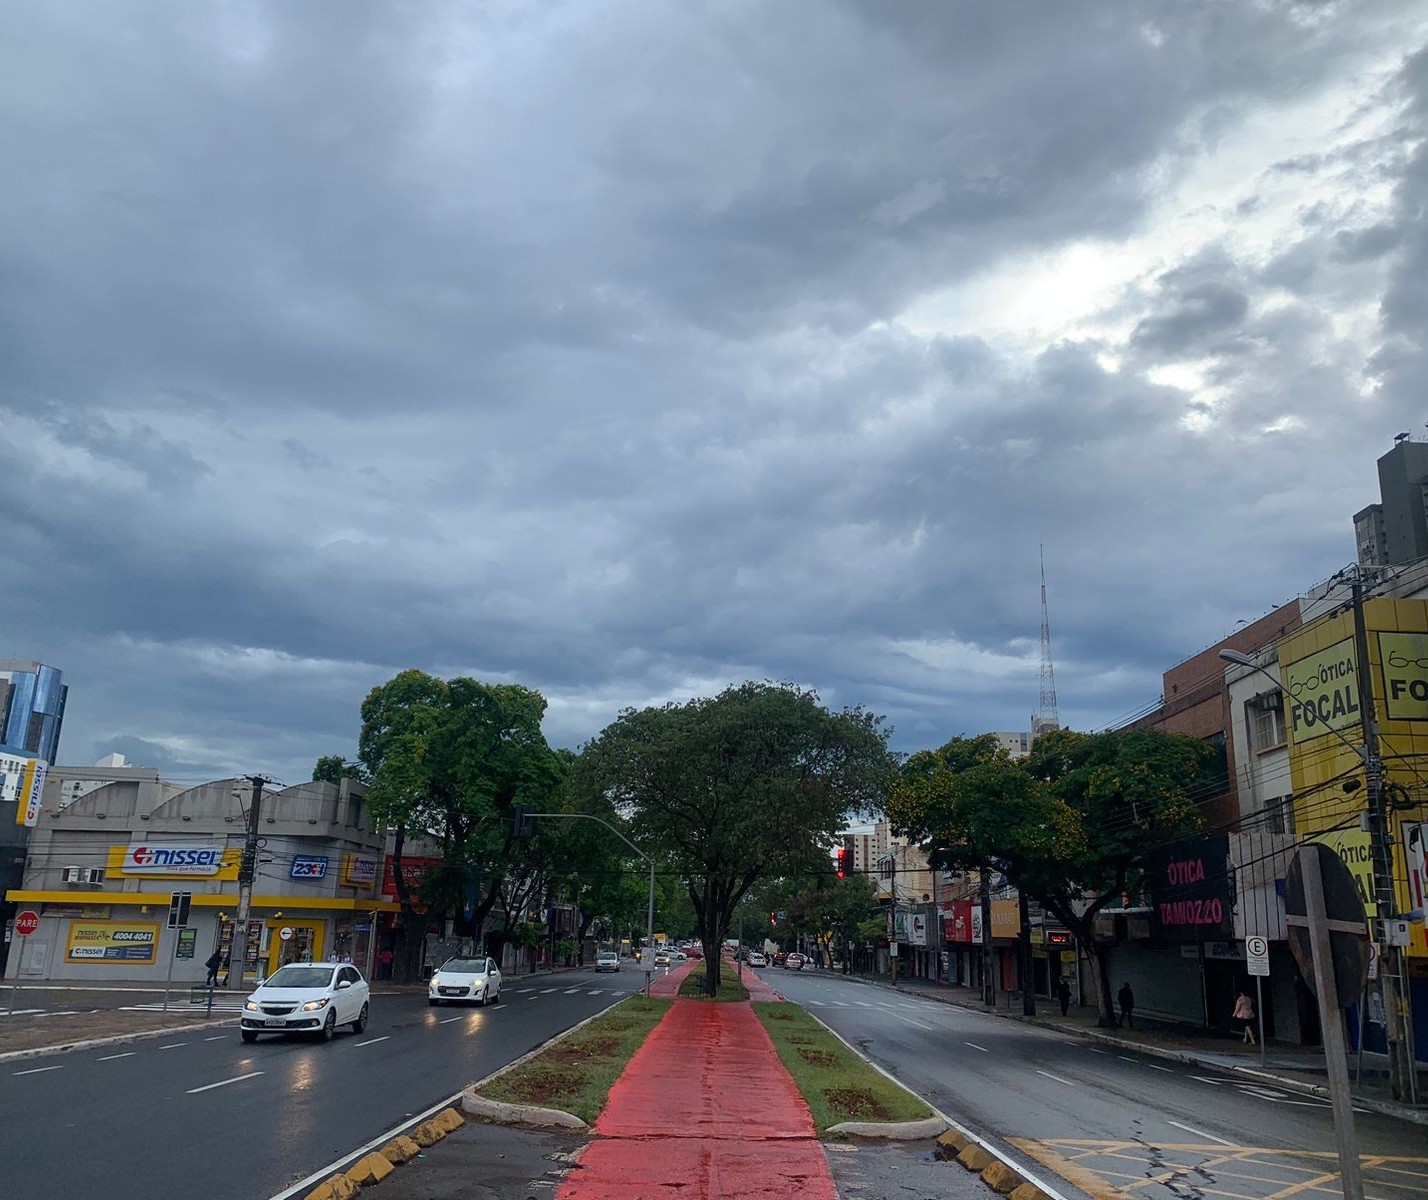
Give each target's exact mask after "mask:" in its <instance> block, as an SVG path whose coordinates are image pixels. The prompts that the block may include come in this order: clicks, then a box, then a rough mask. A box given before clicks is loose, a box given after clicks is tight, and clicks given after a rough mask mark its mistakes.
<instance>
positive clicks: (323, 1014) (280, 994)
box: [239, 963, 370, 1042]
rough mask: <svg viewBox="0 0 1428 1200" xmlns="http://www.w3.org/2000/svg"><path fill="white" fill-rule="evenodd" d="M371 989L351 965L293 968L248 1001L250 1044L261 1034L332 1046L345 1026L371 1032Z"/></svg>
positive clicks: (244, 1020) (245, 1024)
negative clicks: (313, 1038)
mask: <svg viewBox="0 0 1428 1200" xmlns="http://www.w3.org/2000/svg"><path fill="white" fill-rule="evenodd" d="M369 996H370V989H369V988H368V986H367V981H366V980H365V979H363V978H362V973H361V972H360V971H359V970H357V968H356V967H354V966H352V965H351V964H350V963H289V964H288V965H287V966H285V967H279V968H278V969H277V970H276V971H274V972H273V973H272V974H271V975H270V976H269V977H268V978H267V979H266V980H264V981H263V982H262V983H260V984H259V985H258V990H257V991H256V992H254V993H253V994H252V995H251V996H249V997H248V999H247V1001H246V1002H245V1003H244V1005H243V1015H242V1017H241V1018H240V1019H239V1029H240V1031H241V1033H242V1035H243V1040H244V1041H245V1042H252V1041H256V1040H257V1037H258V1035H259V1034H260V1033H315V1034H317V1035H318V1036H319V1037H321V1038H322V1040H323V1041H325V1042H330V1041H331V1040H332V1035H333V1034H334V1033H336V1032H337V1027H338V1026H339V1025H351V1026H352V1032H353V1033H361V1032H362V1031H363V1030H364V1029H366V1028H367V1013H368V1000H369Z"/></svg>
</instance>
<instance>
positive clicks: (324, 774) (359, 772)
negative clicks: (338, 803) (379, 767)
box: [312, 754, 367, 783]
mask: <svg viewBox="0 0 1428 1200" xmlns="http://www.w3.org/2000/svg"><path fill="white" fill-rule="evenodd" d="M312 778H313V781H314V782H325V783H341V782H342V781H343V780H344V779H366V778H367V772H366V771H364V770H363V769H362V764H361V763H353V762H348V761H347V760H346V759H345V758H343V757H342V755H340V754H324V755H323V756H322V757H321V758H319V759H318V760H317V762H316V763H315V764H314V765H313V768H312Z"/></svg>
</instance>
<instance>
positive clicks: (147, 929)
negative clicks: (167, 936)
mask: <svg viewBox="0 0 1428 1200" xmlns="http://www.w3.org/2000/svg"><path fill="white" fill-rule="evenodd" d="M158 948H159V927H158V925H157V924H131V923H128V922H120V921H71V922H70V926H69V936H68V939H67V940H66V942H65V949H64V960H65V962H67V963H93V962H104V963H125V964H127V965H129V966H133V965H134V964H136V963H138V964H141V965H145V964H147V965H153V963H154V962H155V961H157V956H158Z"/></svg>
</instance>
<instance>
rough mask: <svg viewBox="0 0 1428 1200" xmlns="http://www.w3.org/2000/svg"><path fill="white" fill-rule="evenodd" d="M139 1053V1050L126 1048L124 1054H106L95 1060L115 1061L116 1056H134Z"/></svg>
mask: <svg viewBox="0 0 1428 1200" xmlns="http://www.w3.org/2000/svg"><path fill="white" fill-rule="evenodd" d="M137 1053H138V1051H137V1050H125V1051H124V1053H123V1054H106V1055H105V1056H104V1057H103V1058H96V1059H95V1060H94V1061H95V1062H113V1061H114V1060H115V1059H116V1058H133V1057H134V1055H136V1054H137Z"/></svg>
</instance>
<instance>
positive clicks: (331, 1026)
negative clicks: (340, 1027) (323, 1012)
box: [318, 1008, 337, 1042]
mask: <svg viewBox="0 0 1428 1200" xmlns="http://www.w3.org/2000/svg"><path fill="white" fill-rule="evenodd" d="M336 1033H337V1010H336V1009H335V1008H329V1009H328V1010H327V1020H325V1021H324V1022H323V1023H322V1032H321V1033H320V1034H319V1035H318V1036H319V1037H320V1038H322V1040H323V1041H324V1042H330V1041H332V1038H333V1036H334V1035H335V1034H336Z"/></svg>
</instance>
